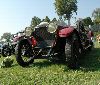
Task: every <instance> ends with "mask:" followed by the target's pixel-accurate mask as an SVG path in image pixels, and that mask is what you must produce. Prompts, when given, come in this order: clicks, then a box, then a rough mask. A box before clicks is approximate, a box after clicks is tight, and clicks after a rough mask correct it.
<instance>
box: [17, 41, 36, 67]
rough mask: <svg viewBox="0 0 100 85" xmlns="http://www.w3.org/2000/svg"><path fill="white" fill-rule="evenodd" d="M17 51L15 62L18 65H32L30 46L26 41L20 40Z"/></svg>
mask: <svg viewBox="0 0 100 85" xmlns="http://www.w3.org/2000/svg"><path fill="white" fill-rule="evenodd" d="M17 50H18V51H17V56H16V60H17V62H18V64H19V65H21V66H22V67H25V66H29V64H31V63H33V61H34V58H33V56H32V46H31V45H30V44H29V42H28V40H21V41H20V42H19V44H18V49H17Z"/></svg>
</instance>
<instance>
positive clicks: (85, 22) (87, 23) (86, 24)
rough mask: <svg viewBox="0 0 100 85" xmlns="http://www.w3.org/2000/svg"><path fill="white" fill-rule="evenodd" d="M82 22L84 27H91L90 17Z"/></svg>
mask: <svg viewBox="0 0 100 85" xmlns="http://www.w3.org/2000/svg"><path fill="white" fill-rule="evenodd" d="M83 22H84V25H85V26H89V25H93V22H92V20H91V18H90V17H86V18H84V19H83Z"/></svg>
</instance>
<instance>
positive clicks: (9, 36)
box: [1, 32, 12, 42]
mask: <svg viewBox="0 0 100 85" xmlns="http://www.w3.org/2000/svg"><path fill="white" fill-rule="evenodd" d="M11 36H12V35H11V33H8V32H6V33H3V35H2V36H1V39H5V40H6V42H11V41H10V39H11Z"/></svg>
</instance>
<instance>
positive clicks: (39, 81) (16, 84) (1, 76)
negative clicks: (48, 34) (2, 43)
mask: <svg viewBox="0 0 100 85" xmlns="http://www.w3.org/2000/svg"><path fill="white" fill-rule="evenodd" d="M12 58H14V63H13V66H12V67H11V68H0V85H100V44H98V43H95V48H94V49H93V50H92V51H91V52H90V53H88V54H87V55H85V57H84V58H83V60H81V62H82V64H81V68H80V69H78V70H71V69H69V68H68V67H67V66H66V65H65V64H57V63H51V62H49V61H47V60H35V61H34V63H33V64H32V65H30V66H29V67H27V68H23V67H21V66H19V65H18V64H17V62H16V60H15V56H12ZM2 59H3V57H1V58H0V63H1V61H2Z"/></svg>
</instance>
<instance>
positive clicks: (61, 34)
mask: <svg viewBox="0 0 100 85" xmlns="http://www.w3.org/2000/svg"><path fill="white" fill-rule="evenodd" d="M73 31H74V28H73V27H64V28H63V29H61V30H59V37H68V36H69V35H70V34H71V33H72V32H73Z"/></svg>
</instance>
